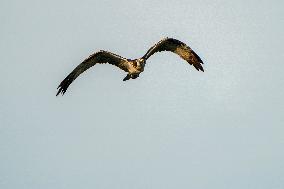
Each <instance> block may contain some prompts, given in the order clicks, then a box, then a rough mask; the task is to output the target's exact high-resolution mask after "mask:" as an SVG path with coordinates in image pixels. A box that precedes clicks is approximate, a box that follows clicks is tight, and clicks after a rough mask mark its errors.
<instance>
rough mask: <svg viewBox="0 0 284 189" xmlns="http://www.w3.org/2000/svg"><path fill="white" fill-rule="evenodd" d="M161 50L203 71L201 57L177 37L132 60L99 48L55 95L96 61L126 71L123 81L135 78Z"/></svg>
mask: <svg viewBox="0 0 284 189" xmlns="http://www.w3.org/2000/svg"><path fill="white" fill-rule="evenodd" d="M161 51H171V52H173V53H175V54H177V55H179V56H180V57H181V58H182V59H184V60H186V61H187V62H188V63H189V64H191V65H193V66H194V67H195V68H196V69H197V70H198V71H199V70H201V71H203V72H204V70H203V67H202V65H201V64H203V62H202V60H201V58H200V57H199V56H198V55H197V54H196V53H195V52H194V51H193V50H192V49H191V48H190V47H189V46H187V45H186V44H185V43H183V42H181V41H179V40H177V39H173V38H164V39H162V40H161V41H159V42H158V43H157V44H155V45H154V46H152V47H151V48H150V49H149V50H148V51H147V52H146V54H145V55H144V56H143V57H141V58H138V59H134V60H131V59H126V58H124V57H121V56H119V55H117V54H114V53H111V52H108V51H104V50H100V51H98V52H96V53H94V54H92V55H90V56H89V57H88V58H87V59H85V60H84V61H83V62H82V63H81V64H79V65H78V66H77V67H76V68H75V69H74V70H73V71H72V72H71V73H70V74H69V75H68V76H67V77H66V78H65V79H64V80H63V81H62V82H61V83H60V85H59V86H58V88H57V89H58V92H57V94H56V96H57V95H59V94H60V93H62V95H64V93H65V92H66V90H67V88H68V87H69V85H70V84H71V83H72V82H73V81H74V80H75V79H76V78H77V77H78V76H79V75H80V74H81V73H83V72H84V71H86V70H87V69H89V68H91V67H92V66H94V65H95V64H97V63H99V64H103V63H109V64H112V65H114V66H117V67H119V68H120V69H122V70H124V71H125V72H127V75H126V77H125V78H124V79H123V81H126V80H129V79H136V78H137V77H139V74H140V73H141V72H143V71H144V67H145V64H146V60H147V59H148V58H149V57H150V56H151V55H153V54H154V53H156V52H161Z"/></svg>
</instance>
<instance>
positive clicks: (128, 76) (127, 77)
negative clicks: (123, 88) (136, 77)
mask: <svg viewBox="0 0 284 189" xmlns="http://www.w3.org/2000/svg"><path fill="white" fill-rule="evenodd" d="M130 78H131V75H130V74H127V75H126V77H125V78H124V79H123V81H126V80H129V79H130Z"/></svg>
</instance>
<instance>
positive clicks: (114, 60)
mask: <svg viewBox="0 0 284 189" xmlns="http://www.w3.org/2000/svg"><path fill="white" fill-rule="evenodd" d="M97 63H109V64H112V65H114V66H117V67H119V68H120V69H122V70H124V71H126V72H127V71H128V65H127V59H126V58H123V57H121V56H119V55H116V54H114V53H111V52H107V51H102V50H101V51H98V52H96V53H94V54H92V55H91V56H89V57H88V58H87V59H85V60H84V61H83V62H82V63H81V64H79V65H78V66H77V67H76V68H75V69H74V70H73V71H72V72H71V73H70V74H69V75H68V76H67V77H66V78H65V79H64V80H63V81H62V82H61V83H60V85H59V86H58V87H57V89H58V92H57V94H56V96H57V95H59V94H60V93H62V95H64V93H65V92H66V90H67V88H68V87H69V85H70V84H71V83H72V82H73V81H74V80H75V79H76V78H77V77H78V76H79V75H80V74H81V73H83V72H84V71H86V70H87V69H89V68H90V67H92V66H94V65H95V64H97Z"/></svg>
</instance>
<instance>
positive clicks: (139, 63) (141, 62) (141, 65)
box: [136, 58, 146, 68]
mask: <svg viewBox="0 0 284 189" xmlns="http://www.w3.org/2000/svg"><path fill="white" fill-rule="evenodd" d="M136 62H137V67H139V68H144V66H145V63H146V61H145V59H144V58H139V59H137V60H136Z"/></svg>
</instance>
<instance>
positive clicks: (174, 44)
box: [142, 38, 204, 71]
mask: <svg viewBox="0 0 284 189" xmlns="http://www.w3.org/2000/svg"><path fill="white" fill-rule="evenodd" d="M161 51H171V52H173V53H175V54H177V55H179V56H180V57H181V58H182V59H184V60H186V61H187V62H188V63H189V64H191V65H193V66H194V67H195V68H196V69H197V70H201V71H204V70H203V67H202V65H201V64H203V61H202V60H201V58H200V57H199V56H198V55H197V54H196V53H195V52H194V51H193V50H192V49H191V48H190V47H189V46H187V45H186V44H185V43H183V42H181V41H179V40H177V39H173V38H164V39H162V40H161V41H159V42H158V43H157V44H155V45H154V46H152V47H151V48H150V49H149V50H148V51H147V52H146V54H145V55H144V56H143V57H142V58H144V59H145V60H147V59H148V58H149V57H150V56H152V55H153V54H155V53H156V52H161Z"/></svg>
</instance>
